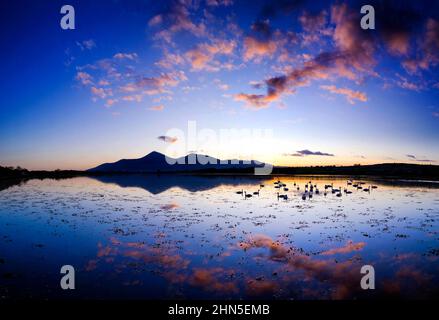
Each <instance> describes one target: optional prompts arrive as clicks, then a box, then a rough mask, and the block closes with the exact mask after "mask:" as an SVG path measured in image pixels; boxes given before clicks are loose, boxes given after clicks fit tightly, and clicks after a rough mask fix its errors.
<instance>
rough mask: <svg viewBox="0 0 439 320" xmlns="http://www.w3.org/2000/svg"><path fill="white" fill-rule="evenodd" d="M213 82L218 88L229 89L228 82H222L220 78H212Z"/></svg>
mask: <svg viewBox="0 0 439 320" xmlns="http://www.w3.org/2000/svg"><path fill="white" fill-rule="evenodd" d="M213 82H214V83H215V84H216V86H217V87H218V89H220V90H223V91H227V90H229V89H230V86H229V85H228V84H225V83H223V82H222V81H221V80H220V79H214V80H213Z"/></svg>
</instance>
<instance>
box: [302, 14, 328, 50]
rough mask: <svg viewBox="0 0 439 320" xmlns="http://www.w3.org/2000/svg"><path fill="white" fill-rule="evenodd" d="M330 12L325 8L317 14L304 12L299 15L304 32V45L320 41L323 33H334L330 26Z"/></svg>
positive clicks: (326, 34)
mask: <svg viewBox="0 0 439 320" xmlns="http://www.w3.org/2000/svg"><path fill="white" fill-rule="evenodd" d="M327 16H328V13H327V12H326V11H325V10H322V11H321V12H320V13H319V14H317V15H311V14H309V13H308V12H306V11H305V12H304V13H303V14H302V15H301V16H300V17H299V22H300V24H301V25H302V29H303V31H304V32H303V33H302V34H301V36H302V39H303V41H302V45H305V46H307V45H309V44H311V43H313V42H319V40H320V38H321V36H322V35H325V36H330V35H331V34H332V30H331V29H329V28H328V26H327V23H328V19H327Z"/></svg>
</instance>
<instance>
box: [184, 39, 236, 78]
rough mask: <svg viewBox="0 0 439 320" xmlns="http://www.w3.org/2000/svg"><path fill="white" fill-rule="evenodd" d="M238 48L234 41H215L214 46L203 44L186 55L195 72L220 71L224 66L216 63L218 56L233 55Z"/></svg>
mask: <svg viewBox="0 0 439 320" xmlns="http://www.w3.org/2000/svg"><path fill="white" fill-rule="evenodd" d="M235 48H236V42H235V41H234V40H230V41H226V40H215V41H213V43H212V44H208V43H203V44H200V45H198V46H197V47H196V48H195V49H193V50H190V51H188V52H187V53H186V55H185V56H186V58H187V59H188V60H189V62H190V64H191V66H192V69H193V70H196V71H198V70H205V71H218V70H220V69H221V67H222V64H221V63H220V62H219V61H215V60H214V59H215V56H217V55H225V56H227V55H231V54H232V53H233V51H234V50H235Z"/></svg>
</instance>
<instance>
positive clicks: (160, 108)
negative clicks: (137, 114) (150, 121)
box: [149, 104, 165, 111]
mask: <svg viewBox="0 0 439 320" xmlns="http://www.w3.org/2000/svg"><path fill="white" fill-rule="evenodd" d="M163 109H165V106H164V105H162V104H161V105H157V106H152V107H150V108H149V110H151V111H162V110H163Z"/></svg>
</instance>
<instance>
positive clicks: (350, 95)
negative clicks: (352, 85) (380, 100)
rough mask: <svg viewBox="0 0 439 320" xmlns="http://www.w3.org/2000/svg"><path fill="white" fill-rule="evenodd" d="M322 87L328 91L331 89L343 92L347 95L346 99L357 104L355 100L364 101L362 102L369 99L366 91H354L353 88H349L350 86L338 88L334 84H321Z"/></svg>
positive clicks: (333, 91) (342, 93) (331, 90)
mask: <svg viewBox="0 0 439 320" xmlns="http://www.w3.org/2000/svg"><path fill="white" fill-rule="evenodd" d="M320 88H322V89H324V90H327V91H329V92H331V93H335V94H341V95H344V96H346V99H347V100H348V101H349V103H351V104H355V100H358V101H362V102H366V101H367V96H366V94H365V93H364V92H360V91H353V90H351V89H348V88H337V87H336V86H334V85H330V86H320Z"/></svg>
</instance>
